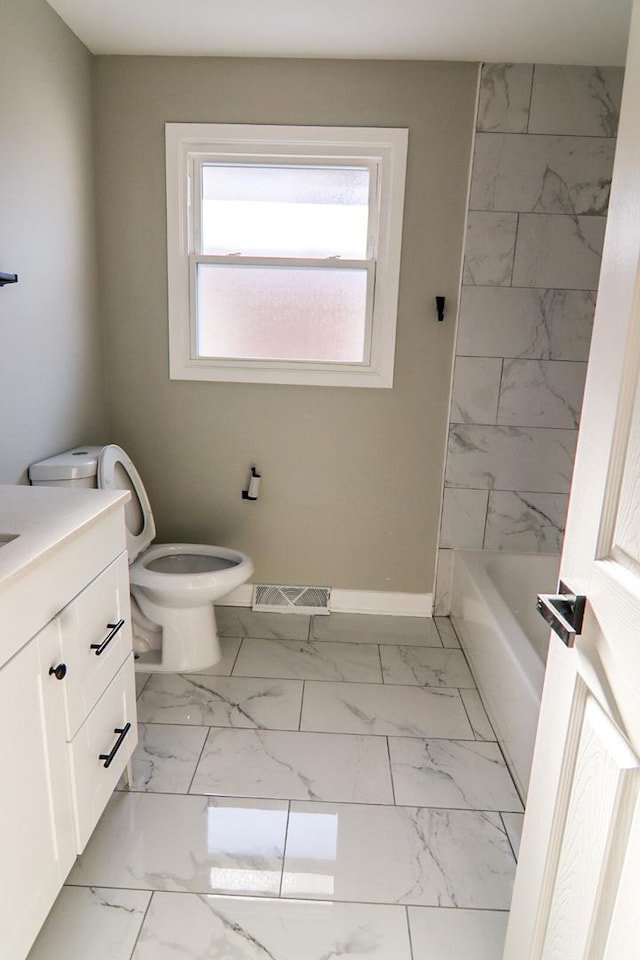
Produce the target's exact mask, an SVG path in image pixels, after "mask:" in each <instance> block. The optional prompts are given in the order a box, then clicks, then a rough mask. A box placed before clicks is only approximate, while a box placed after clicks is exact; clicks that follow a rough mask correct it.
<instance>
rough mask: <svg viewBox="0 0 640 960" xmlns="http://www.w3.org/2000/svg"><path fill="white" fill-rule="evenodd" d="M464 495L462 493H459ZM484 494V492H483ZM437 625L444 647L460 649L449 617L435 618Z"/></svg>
mask: <svg viewBox="0 0 640 960" xmlns="http://www.w3.org/2000/svg"><path fill="white" fill-rule="evenodd" d="M459 492H460V493H462V491H459ZM477 492H478V491H477V490H469V491H467V493H477ZM482 492H484V491H482ZM433 619H434V620H435V624H436V627H437V630H438V633H439V634H440V639H441V640H442V646H443V647H449V648H450V649H458V650H459V649H460V641H459V640H458V635H457V633H456V631H455V630H454V628H453V624H452V623H451V620H450V619H449V617H434V618H433Z"/></svg>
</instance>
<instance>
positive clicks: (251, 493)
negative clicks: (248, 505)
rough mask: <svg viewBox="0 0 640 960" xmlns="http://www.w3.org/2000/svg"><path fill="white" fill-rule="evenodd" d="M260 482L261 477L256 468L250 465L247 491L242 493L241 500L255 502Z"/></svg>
mask: <svg viewBox="0 0 640 960" xmlns="http://www.w3.org/2000/svg"><path fill="white" fill-rule="evenodd" d="M261 480H262V475H261V474H259V473H258V471H257V470H256V468H255V467H254V466H253V464H252V465H251V472H250V474H249V489H248V490H243V491H242V499H243V500H257V499H258V493H259V492H260V481H261Z"/></svg>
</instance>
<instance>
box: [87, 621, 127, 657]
mask: <svg viewBox="0 0 640 960" xmlns="http://www.w3.org/2000/svg"><path fill="white" fill-rule="evenodd" d="M123 627H124V620H118V622H117V623H108V624H107V629H108V630H109V633H108V634H107V635H106V637H105V638H104V640H103V641H102V643H92V644H91V646H90V648H89V649H90V650H95V652H96V657H99V656H100V654H101V653H104V651H105V650H106V649H107V647H108V646H109V644H110V643H111V641H112V640H113V638H114V637H115V635H116V633H117V632H118V630H122V628H123Z"/></svg>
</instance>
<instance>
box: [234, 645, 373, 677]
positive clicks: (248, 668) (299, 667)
mask: <svg viewBox="0 0 640 960" xmlns="http://www.w3.org/2000/svg"><path fill="white" fill-rule="evenodd" d="M233 675H234V677H280V678H282V679H291V680H350V681H358V682H360V683H382V673H381V670H380V656H379V654H378V647H377V645H376V644H374V643H358V644H355V643H334V642H333V641H327V640H324V641H322V642H316V641H314V640H273V639H272V640H253V639H247V640H243V641H242V647H241V649H240V653H239V655H238V659H237V661H236V665H235V667H234V670H233Z"/></svg>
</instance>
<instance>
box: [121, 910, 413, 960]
mask: <svg viewBox="0 0 640 960" xmlns="http://www.w3.org/2000/svg"><path fill="white" fill-rule="evenodd" d="M178 957H185V958H186V957H188V958H189V960H212V958H214V957H219V958H221V960H222V958H225V960H232V958H233V960H342V958H344V960H359V958H363V960H364V958H365V957H366V958H367V960H411V948H410V946H409V935H408V928H407V918H406V915H405V910H404V908H402V907H398V906H374V905H371V904H356V903H320V902H304V901H295V900H277V901H275V900H266V899H264V900H254V899H250V898H244V897H243V898H241V899H240V898H233V897H213V896H197V895H195V894H172V893H155V894H154V895H153V900H152V902H151V907H150V909H149V913H148V915H147V918H146V920H145V924H144V927H143V929H142V932H141V934H140V939H139V940H138V944H137V947H136V950H135V953H134V954H133V958H132V960H177V958H178Z"/></svg>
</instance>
